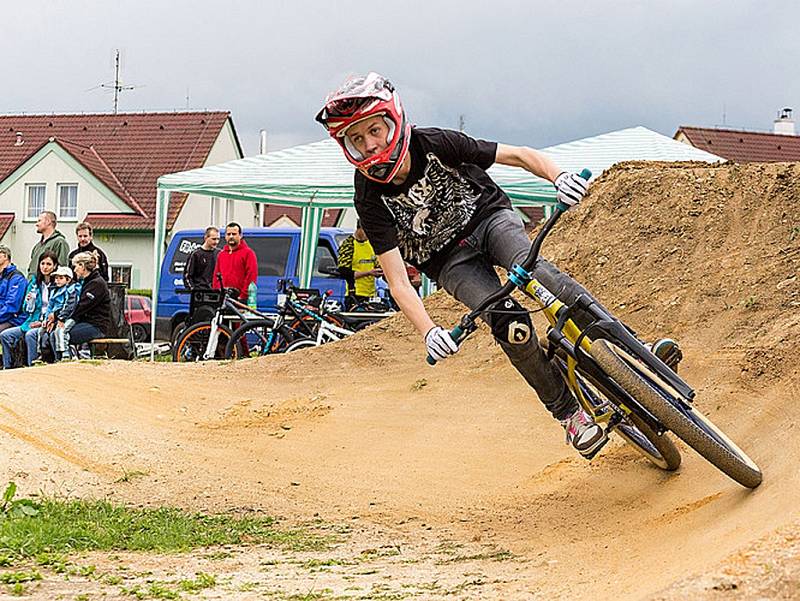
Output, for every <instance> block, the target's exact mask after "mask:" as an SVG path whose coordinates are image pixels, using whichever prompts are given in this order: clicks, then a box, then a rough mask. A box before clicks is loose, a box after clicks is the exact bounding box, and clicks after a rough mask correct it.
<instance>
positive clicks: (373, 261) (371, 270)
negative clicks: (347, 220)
mask: <svg viewBox="0 0 800 601" xmlns="http://www.w3.org/2000/svg"><path fill="white" fill-rule="evenodd" d="M338 265H339V273H340V274H342V277H343V278H344V279H345V280H347V301H346V305H347V308H348V309H350V308H352V307H353V306H354V305H357V304H359V303H362V302H364V301H369V300H370V299H371V298H374V297H375V296H377V295H378V292H377V290H376V288H375V278H377V277H381V276H382V275H383V271H381V269H380V264H379V263H378V258H377V257H376V256H375V251H374V250H373V249H372V244H370V242H369V240H367V234H366V233H365V232H364V229H363V228H362V227H361V222H360V221H359V222H358V223H357V224H356V231H355V232H353V233H352V234H351V235H350V236H348V237H347V238H345V239H344V240H343V241H342V244H341V246H340V247H339V263H338Z"/></svg>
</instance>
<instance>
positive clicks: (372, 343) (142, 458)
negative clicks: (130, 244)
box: [0, 163, 800, 600]
mask: <svg viewBox="0 0 800 601" xmlns="http://www.w3.org/2000/svg"><path fill="white" fill-rule="evenodd" d="M799 182H800V165H798V164H773V165H746V166H740V165H731V164H724V165H719V166H708V165H705V164H666V163H665V164H659V163H656V164H654V163H626V164H623V165H621V166H617V167H616V168H614V169H612V170H610V172H608V173H606V174H605V175H603V176H602V177H601V178H600V179H599V180H598V181H596V182H595V183H594V184H593V185H592V187H591V191H590V194H589V196H588V197H587V199H586V200H585V202H584V203H583V204H582V205H581V206H580V207H578V208H577V209H576V210H574V211H572V212H570V213H569V214H567V215H565V217H564V218H563V219H562V221H561V222H560V223H559V225H558V226H557V227H556V230H555V231H554V232H553V234H552V236H551V237H550V238H549V239H548V241H547V242H546V243H545V247H544V250H543V254H545V255H546V256H548V257H549V258H551V259H552V260H553V261H554V262H556V263H557V264H558V265H559V266H560V267H561V268H562V269H564V270H565V271H568V272H570V273H571V274H572V275H573V276H575V277H576V278H577V279H579V280H580V281H582V282H583V283H584V284H585V285H586V286H587V288H589V289H590V290H591V291H592V292H593V293H594V294H595V295H596V296H597V297H598V298H599V299H600V300H601V301H602V302H603V303H604V304H605V305H606V307H608V308H609V309H610V310H611V311H613V312H614V313H615V314H617V316H618V317H620V318H621V319H623V320H625V321H626V322H627V323H628V324H629V325H630V326H632V327H633V328H634V329H636V330H637V332H638V334H639V335H640V337H642V338H644V339H654V338H655V337H658V336H662V335H665V336H671V337H674V338H677V339H679V340H680V341H681V343H682V346H683V349H684V353H685V359H684V362H683V363H682V364H681V368H680V369H681V373H682V375H683V376H684V377H685V378H686V379H687V380H688V381H689V382H690V383H691V384H692V385H693V386H694V387H695V388H696V390H697V398H698V400H697V405H698V406H699V407H700V408H701V409H703V410H704V411H705V412H706V414H707V415H708V416H710V418H711V419H712V420H713V421H714V422H715V423H716V424H717V425H718V426H720V427H721V428H722V429H724V430H725V431H726V433H727V434H729V435H730V436H731V438H733V439H734V440H735V441H737V442H738V443H739V444H740V445H741V446H742V447H743V448H744V449H745V450H746V451H747V452H748V453H749V454H750V455H751V456H752V457H753V459H754V460H755V461H756V462H757V463H758V464H759V465H760V466H761V468H762V470H763V471H764V475H765V476H764V482H763V484H762V485H761V486H760V487H759V488H758V489H756V490H755V491H750V490H746V489H743V488H742V487H741V486H739V485H737V484H736V483H734V482H733V481H731V480H730V479H728V478H727V477H726V476H724V475H723V474H721V473H720V472H718V471H717V470H716V469H715V468H713V467H712V466H711V465H710V464H708V463H706V462H705V461H704V460H702V459H701V458H700V457H699V456H698V455H697V454H696V453H694V452H693V451H691V450H690V449H688V448H687V447H685V446H684V445H681V444H679V447H680V448H681V450H682V453H683V455H684V462H683V464H682V466H681V468H680V469H679V470H678V471H677V472H675V473H665V472H662V471H660V470H658V469H656V468H654V467H652V466H651V465H650V464H648V462H647V461H646V460H644V459H641V458H639V456H638V455H637V454H636V453H635V452H634V451H633V450H631V449H630V448H629V447H626V446H625V445H624V444H622V443H621V442H613V443H611V444H609V445H608V446H607V447H606V449H604V451H603V452H602V453H601V454H600V455H599V456H598V457H596V458H595V459H594V460H593V461H591V462H587V461H585V460H583V459H581V458H580V457H579V456H577V455H576V454H575V453H574V451H571V450H570V448H568V447H567V446H565V444H564V434H563V431H562V429H561V428H560V426H559V425H558V424H557V423H556V422H555V421H554V420H553V419H552V418H551V417H550V416H549V414H547V413H546V411H545V410H544V409H543V407H542V406H541V404H540V403H539V402H538V401H537V400H536V398H535V397H534V395H533V393H532V392H531V391H530V390H529V389H528V387H527V386H526V385H525V384H524V382H523V381H522V379H521V378H520V377H519V376H518V375H517V374H516V372H515V371H514V370H513V368H511V367H510V366H509V365H508V363H507V361H506V360H505V357H504V356H503V355H502V353H501V352H500V351H499V349H498V347H497V346H496V345H495V344H494V343H493V342H492V340H491V337H490V336H489V334H488V333H487V332H486V330H485V328H483V329H482V330H481V331H480V332H479V333H478V334H476V335H475V336H474V337H472V338H471V339H470V340H469V341H467V342H466V343H465V345H464V346H463V348H462V350H461V351H460V352H459V353H458V355H457V356H455V357H453V358H452V359H448V360H447V361H445V362H443V363H442V364H440V365H438V366H436V367H435V368H430V367H428V366H427V365H426V364H425V362H424V348H423V345H422V344H421V342H420V339H419V336H418V335H417V334H415V333H414V332H413V331H412V328H411V326H410V325H409V323H408V322H407V321H405V320H404V319H403V318H402V317H401V316H397V317H393V318H391V319H389V320H386V321H384V322H382V323H380V324H377V325H375V326H373V327H371V328H369V329H367V330H366V331H364V332H361V333H359V334H358V335H356V336H353V337H352V338H349V339H347V340H345V341H342V342H339V343H336V344H333V345H328V346H326V347H321V348H317V349H311V350H306V351H300V352H298V353H296V354H291V355H284V356H274V357H269V358H265V359H254V360H243V361H239V362H236V363H213V364H196V365H185V364H169V363H157V364H154V365H151V364H147V363H125V362H111V363H109V362H105V363H100V364H92V363H81V364H70V365H57V366H46V367H40V368H34V369H25V370H16V371H13V372H6V373H2V374H1V375H0V382H1V383H2V392H0V444H2V449H3V453H2V456H0V481H6V480H12V479H13V480H15V481H16V482H17V483H18V485H19V486H20V489H21V491H22V492H23V494H26V493H27V494H30V493H32V492H36V491H38V490H43V491H45V492H50V493H60V494H65V495H70V496H80V497H95V498H96V497H102V498H109V499H112V500H116V501H119V502H124V503H132V504H144V505H159V504H170V505H177V506H181V507H186V508H189V509H201V510H208V511H225V510H231V509H236V510H259V511H264V512H266V513H268V514H272V515H277V516H280V517H281V518H282V520H283V521H284V523H286V524H303V523H309V522H311V521H314V520H317V521H318V522H319V523H323V524H329V525H331V527H334V528H343V529H342V530H341V532H344V535H343V536H344V538H343V540H342V541H341V542H340V543H339V544H338V545H337V546H336V547H335V549H333V550H332V551H331V552H329V553H328V554H327V555H325V554H322V555H321V554H319V553H317V554H316V555H307V554H306V555H303V554H294V555H292V554H289V553H286V552H279V551H275V550H268V549H259V548H258V547H254V548H239V549H235V550H231V551H230V553H228V554H227V555H226V556H225V557H221V556H219V557H218V556H209V555H208V554H207V553H205V552H204V554H193V555H189V556H180V557H173V558H169V557H159V558H157V559H152V558H148V557H142V556H128V555H125V556H123V558H122V559H120V556H119V554H118V555H117V556H115V557H116V559H114V560H113V561H123V560H124V561H128V562H130V564H131V565H134V566H138V567H135V568H134V570H136V569H138V570H140V571H141V572H142V573H155V574H156V575H157V576H159V575H160V576H159V577H165V578H166V577H169V576H170V575H173V576H174V575H175V574H189V575H191V574H193V573H194V572H195V571H199V570H203V571H206V572H214V571H216V573H217V574H227V575H228V577H229V578H228V580H226V584H224V585H220V586H219V587H216V588H214V589H209V590H207V591H204V592H203V593H202V594H201V596H204V598H235V599H250V598H252V599H257V598H297V599H300V598H303V599H305V598H308V599H312V598H313V599H317V598H320V599H321V598H349V599H359V598H360V599H404V598H421V599H436V598H443V599H444V598H448V599H614V600H617V599H665V600H674V599H709V600H711V599H746V600H755V599H773V598H774V599H798V598H800V584H798V583H800V558H798V551H800V543H798V541H800V504H798V502H797V499H798V498H800V497H799V495H800V469H798V459H800V445H798V441H797V440H798V435H800V428H798V418H797V411H796V403H797V399H798V397H800V387H798V383H800V367H799V366H798V362H797V359H796V353H795V349H796V348H797V346H798V344H800V275H799V274H798V272H799V271H800V183H799ZM427 306H428V308H429V310H430V311H431V313H432V315H433V317H434V319H435V320H437V321H438V322H440V323H443V324H447V325H450V324H454V323H455V322H456V321H457V320H458V318H459V317H460V315H461V313H462V312H463V307H461V306H459V305H458V304H457V303H455V302H453V301H451V300H450V299H449V298H448V297H445V296H443V295H442V294H436V295H434V296H433V297H432V298H430V299H428V300H427ZM537 323H538V326H539V331H540V333H542V332H543V331H544V328H543V327H542V324H541V322H537ZM126 474H127V475H128V476H131V475H133V474H135V475H136V477H126ZM344 526H346V528H344ZM365 553H366V556H365ZM209 557H211V558H209ZM214 557H217V558H216V559H214ZM364 557H368V558H369V561H367V560H366V559H363V558H364ZM310 558H316V559H317V560H320V561H316V562H314V561H312V562H309V559H310ZM358 558H362V559H361V560H359V559H358ZM86 561H92V562H93V563H97V564H102V563H103V562H106V563H113V561H112V559H109V558H108V556H104V557H100V558H97V557H92V558H90V559H86ZM304 562H305V563H304ZM321 565H323V566H326V567H325V569H320V566H321ZM309 566H312V567H309ZM79 585H80V586H87V587H89V588H87V589H85V590H88V591H90V592H92V593H94V592H98V591H101V592H102V593H104V594H106V597H105V598H116V597H115V595H119V596H120V598H130V597H129V596H128V597H126V596H125V595H124V594H122V593H121V592H119V587H116V588H115V587H105V588H102V587H100V585H99V584H97V583H95V584H93V585H91V583H89V582H88V581H85V580H82V579H80V578H73V579H71V581H70V582H64V581H63V578H62V579H48V581H46V582H45V583H43V584H40V585H39V587H38V588H32V589H31V593H32V594H33V595H34V596H37V595H38V596H40V598H42V599H45V598H55V597H56V595H67V597H66V598H72V597H70V596H69V595H73V596H74V595H75V594H76V593H80V592H81V591H82V590H84V589H81V588H80V586H79ZM91 586H94V587H95V588H94V589H93V588H91ZM76 587H77V588H76ZM97 587H100V588H97ZM101 589H102V590H101ZM312 593H313V594H314V595H317V596H310V595H311V594H312ZM281 595H283V597H281ZM291 595H297V596H296V597H291ZM302 595H306V596H302Z"/></svg>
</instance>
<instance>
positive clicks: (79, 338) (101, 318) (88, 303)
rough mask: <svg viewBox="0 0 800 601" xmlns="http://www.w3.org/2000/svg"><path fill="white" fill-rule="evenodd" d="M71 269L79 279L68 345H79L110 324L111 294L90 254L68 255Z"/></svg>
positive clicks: (98, 333)
mask: <svg viewBox="0 0 800 601" xmlns="http://www.w3.org/2000/svg"><path fill="white" fill-rule="evenodd" d="M72 268H73V270H74V271H75V278H76V279H77V280H79V281H80V282H81V294H80V296H79V297H78V304H77V306H76V307H75V310H74V311H73V312H72V319H73V320H75V325H74V326H72V329H71V330H70V344H72V345H75V346H80V345H81V344H83V343H85V342H89V341H90V340H92V339H94V338H102V337H103V336H105V335H106V332H107V331H108V328H109V326H110V325H111V296H110V294H109V292H108V284H107V283H106V281H105V280H104V279H103V276H102V275H101V274H100V270H98V269H97V256H96V255H95V254H94V253H90V252H82V253H78V254H77V255H75V256H74V257H72Z"/></svg>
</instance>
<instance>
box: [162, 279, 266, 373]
mask: <svg viewBox="0 0 800 601" xmlns="http://www.w3.org/2000/svg"><path fill="white" fill-rule="evenodd" d="M204 294H205V295H206V299H205V300H206V301H207V303H208V305H209V306H211V307H214V314H213V317H212V318H211V319H210V320H209V321H201V322H198V323H195V324H193V325H190V326H188V327H186V328H185V329H184V330H183V331H182V333H181V334H180V335H179V336H178V338H177V340H176V341H175V343H174V344H173V346H172V360H173V361H175V362H179V363H183V362H191V361H208V360H210V359H224V358H226V357H227V358H234V359H235V358H237V357H239V356H242V355H243V354H244V351H245V348H246V347H245V346H244V345H243V344H242V342H241V341H239V342H237V343H236V344H234V345H232V346H231V349H230V356H229V355H227V353H226V350H227V348H228V343H229V342H230V341H231V340H232V338H233V330H231V328H230V327H229V326H227V325H226V324H225V323H224V322H225V321H226V320H227V321H229V322H233V321H244V322H247V321H248V320H253V319H254V317H257V318H259V319H261V320H264V319H273V318H271V317H270V316H269V315H266V314H264V313H261V312H259V311H258V310H256V309H253V308H251V307H249V306H247V305H246V304H244V303H242V302H240V301H238V300H237V298H238V296H239V291H238V290H237V289H236V288H222V289H220V290H206V291H204ZM215 299H216V302H215Z"/></svg>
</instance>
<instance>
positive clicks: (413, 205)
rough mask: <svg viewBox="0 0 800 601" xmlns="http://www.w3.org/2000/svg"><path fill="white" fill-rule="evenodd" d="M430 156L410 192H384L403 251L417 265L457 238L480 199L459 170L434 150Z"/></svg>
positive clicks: (384, 198) (399, 245)
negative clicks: (443, 159)
mask: <svg viewBox="0 0 800 601" xmlns="http://www.w3.org/2000/svg"><path fill="white" fill-rule="evenodd" d="M426 159H427V165H426V166H425V170H424V171H423V174H422V177H421V178H420V179H419V180H417V182H416V183H414V184H413V185H412V186H411V187H410V188H409V190H408V192H407V193H401V194H398V195H395V196H391V195H387V194H382V195H381V200H382V201H383V203H384V204H385V205H386V208H387V209H389V211H390V212H391V213H392V216H393V217H394V220H395V226H396V228H397V238H398V240H397V242H398V247H399V248H400V251H401V253H402V254H403V256H404V257H407V258H408V259H410V260H412V261H413V262H415V263H417V264H422V263H425V262H427V261H428V260H429V259H430V258H431V256H432V255H433V254H434V253H436V252H437V251H439V250H441V249H442V248H444V247H445V246H447V244H449V243H450V242H452V241H453V239H454V238H455V237H456V236H457V235H458V233H459V232H460V231H462V230H463V229H464V227H465V226H466V225H467V223H469V220H470V219H471V218H472V216H473V214H474V213H475V209H476V207H477V201H478V193H477V192H476V191H475V190H474V189H473V188H472V186H471V185H470V183H469V182H468V181H467V180H466V179H465V178H464V177H463V176H462V175H461V174H460V173H459V172H458V170H456V169H454V168H452V167H448V166H447V165H445V164H443V163H442V162H441V161H440V160H439V158H438V157H437V156H436V155H434V154H433V153H428V154H427V155H426Z"/></svg>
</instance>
